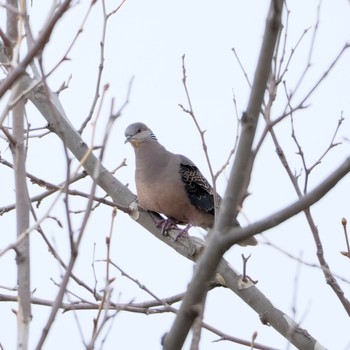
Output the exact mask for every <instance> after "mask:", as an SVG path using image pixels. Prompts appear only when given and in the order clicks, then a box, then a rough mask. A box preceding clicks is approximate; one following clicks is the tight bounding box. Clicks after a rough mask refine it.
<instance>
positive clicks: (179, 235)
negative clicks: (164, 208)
mask: <svg viewBox="0 0 350 350" xmlns="http://www.w3.org/2000/svg"><path fill="white" fill-rule="evenodd" d="M191 227H192V225H191V224H188V225H186V227H185V228H183V229H182V230H181V231H180V232H179V233H178V234H177V235H176V237H175V239H174V242H176V241H177V239H178V238H179V237H181V236H182V235H188V230H189V229H190V228H191Z"/></svg>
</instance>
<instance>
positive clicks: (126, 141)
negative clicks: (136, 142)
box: [124, 136, 131, 144]
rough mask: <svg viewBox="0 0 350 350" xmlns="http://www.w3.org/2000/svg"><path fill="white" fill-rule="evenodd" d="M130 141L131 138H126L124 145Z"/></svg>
mask: <svg viewBox="0 0 350 350" xmlns="http://www.w3.org/2000/svg"><path fill="white" fill-rule="evenodd" d="M130 141H131V136H127V137H126V139H125V141H124V144H126V143H128V142H130Z"/></svg>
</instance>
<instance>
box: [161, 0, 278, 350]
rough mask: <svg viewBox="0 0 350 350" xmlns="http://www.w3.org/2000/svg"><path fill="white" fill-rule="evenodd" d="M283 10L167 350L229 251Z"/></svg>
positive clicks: (266, 42) (271, 22) (273, 24)
mask: <svg viewBox="0 0 350 350" xmlns="http://www.w3.org/2000/svg"><path fill="white" fill-rule="evenodd" d="M282 7H283V1H281V0H272V1H271V4H270V9H269V13H268V17H267V21H266V28H265V33H264V38H263V43H262V47H261V50H260V57H259V60H258V65H257V69H256V72H255V77H254V82H253V85H252V90H251V94H250V98H249V102H248V107H247V111H246V113H245V114H244V115H243V118H242V134H241V138H240V140H239V144H238V147H237V153H236V158H235V161H234V164H233V168H232V171H231V175H230V178H229V180H228V185H227V189H226V192H225V196H224V198H223V201H222V204H221V206H220V210H219V215H218V220H217V221H216V222H215V225H214V229H213V231H214V234H213V236H212V239H211V241H210V242H209V245H208V247H207V249H206V250H205V251H204V253H203V255H202V257H201V259H200V261H199V263H198V266H197V268H196V270H195V273H194V277H193V278H192V281H191V283H190V285H189V287H188V291H187V293H186V296H185V298H184V300H183V302H182V304H181V307H180V309H179V312H178V314H177V316H176V319H175V321H174V323H173V325H172V327H171V329H170V331H169V333H168V334H167V335H166V337H165V339H164V344H163V346H164V349H165V350H173V349H181V348H182V346H183V344H184V342H185V340H186V337H187V335H188V333H189V331H190V329H191V327H192V325H193V322H194V320H195V318H196V317H197V312H196V309H198V305H199V304H203V303H204V301H205V298H206V294H207V289H208V283H209V281H210V279H211V278H212V277H213V275H214V273H215V270H216V268H217V266H218V264H219V262H220V260H221V258H222V256H223V254H224V252H225V251H226V250H227V247H226V246H224V245H223V244H222V243H221V241H220V238H221V237H220V236H221V235H223V234H225V231H227V230H228V229H229V228H230V227H231V226H232V213H233V212H236V215H237V209H236V208H237V207H238V206H239V205H240V204H241V202H242V200H243V198H244V195H245V193H246V190H247V187H248V184H249V179H250V174H251V171H252V166H253V159H254V155H253V152H252V144H253V141H254V136H255V131H256V127H257V123H258V117H259V113H260V109H261V105H262V102H263V97H264V93H265V90H266V84H267V80H268V77H269V74H270V69H271V61H272V57H273V53H274V50H275V44H276V40H277V36H278V32H279V30H280V27H281V14H282Z"/></svg>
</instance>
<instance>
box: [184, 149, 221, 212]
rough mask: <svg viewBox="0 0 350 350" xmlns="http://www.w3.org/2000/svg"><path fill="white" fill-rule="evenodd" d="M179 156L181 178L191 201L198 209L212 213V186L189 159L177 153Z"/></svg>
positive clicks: (213, 207)
mask: <svg viewBox="0 0 350 350" xmlns="http://www.w3.org/2000/svg"><path fill="white" fill-rule="evenodd" d="M179 157H180V170H179V172H180V175H181V180H182V182H183V183H184V185H185V189H186V192H187V195H188V197H189V199H190V201H191V203H192V204H193V205H194V206H195V207H197V208H198V209H199V210H203V211H204V212H206V213H209V214H212V215H214V209H215V203H214V194H213V193H214V191H213V188H212V187H211V185H210V184H209V182H208V181H207V179H206V178H205V177H204V176H203V174H202V173H201V172H200V171H199V169H198V168H197V167H196V166H195V164H194V163H193V162H192V161H191V160H190V159H188V158H187V157H185V156H183V155H179ZM218 199H219V196H218Z"/></svg>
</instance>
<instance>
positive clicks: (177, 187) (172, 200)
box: [125, 122, 257, 246]
mask: <svg viewBox="0 0 350 350" xmlns="http://www.w3.org/2000/svg"><path fill="white" fill-rule="evenodd" d="M125 143H130V144H131V146H132V147H133V149H134V152H135V183H136V192H137V200H138V204H139V206H140V207H141V208H142V209H144V210H147V211H151V212H157V213H161V214H163V215H165V216H166V217H167V219H165V220H163V222H162V224H163V226H162V228H163V229H164V230H168V229H170V228H173V227H174V226H176V225H177V224H179V225H187V226H186V228H185V229H184V231H187V229H188V228H189V227H191V226H199V227H202V228H204V229H206V230H208V229H210V228H212V227H213V225H214V220H215V205H218V206H219V205H220V202H221V197H220V196H219V195H218V194H214V190H213V187H212V186H211V185H210V183H209V182H208V180H207V179H206V178H205V177H204V176H203V174H202V173H201V172H200V170H199V169H198V168H197V166H196V165H195V164H194V163H193V162H192V161H191V160H190V159H188V158H187V157H185V156H183V155H181V154H174V153H172V152H169V151H168V150H167V149H166V148H165V147H164V146H163V145H161V144H160V143H159V142H158V140H157V138H156V136H155V135H154V134H153V132H152V130H151V129H150V128H149V127H148V126H147V125H146V124H144V123H141V122H137V123H133V124H130V125H129V126H128V127H127V128H126V130H125ZM214 195H216V198H215V199H214ZM234 225H235V226H239V223H238V221H237V220H236V219H235V221H234ZM239 244H240V245H242V246H246V245H256V244H257V240H256V239H255V238H254V237H250V238H248V239H245V240H243V241H240V242H239Z"/></svg>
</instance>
